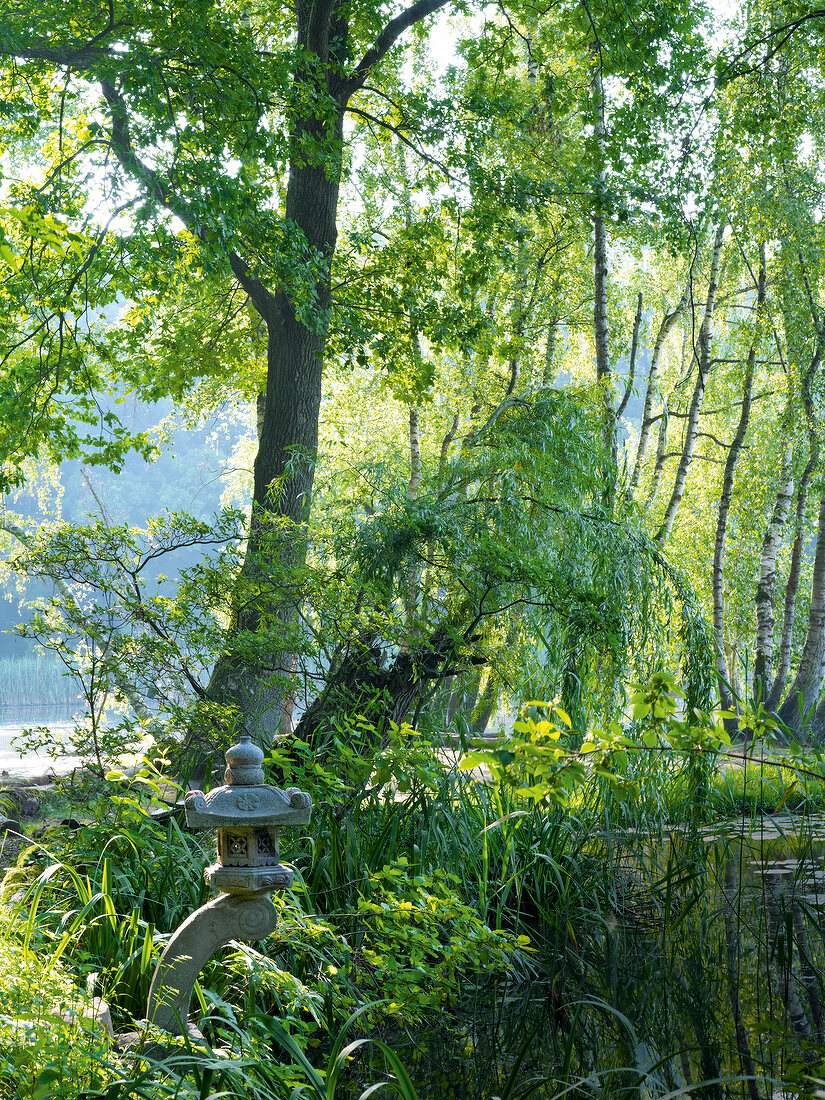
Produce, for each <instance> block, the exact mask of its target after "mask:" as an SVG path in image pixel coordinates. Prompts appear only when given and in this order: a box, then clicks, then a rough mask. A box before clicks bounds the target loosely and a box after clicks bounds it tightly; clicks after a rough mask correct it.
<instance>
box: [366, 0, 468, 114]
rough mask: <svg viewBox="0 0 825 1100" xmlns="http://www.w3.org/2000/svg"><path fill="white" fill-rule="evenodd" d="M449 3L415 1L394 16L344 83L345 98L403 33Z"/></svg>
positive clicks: (446, 1)
mask: <svg viewBox="0 0 825 1100" xmlns="http://www.w3.org/2000/svg"><path fill="white" fill-rule="evenodd" d="M449 2H450V0H417V2H416V3H415V4H411V5H410V7H408V8H406V9H405V10H404V11H402V12H401V14H400V15H396V17H395V18H394V19H391V20H390V21H389V23H387V25H386V27H384V29H383V31H381V33H380V34H379V35H378V37H377V38H376V40H375V42H374V43H373V45H372V46H370V48H369V49H368V50H367V52H366V53H365V54H364V56H363V57H362V58H361V60H360V61H359V62H358V64H357V65H356V66H355V68H354V69H353V71H352V75H351V76H350V78H349V80H346V81H345V82H344V93H345V96H346V98H347V99H348V98H349V97H350V96H351V95H352V94H353V92H357V91H358V89H359V88H360V87H361V86H362V85H363V83H364V81H365V80H366V79H367V77H368V76H369V74H370V71H371V70H372V69H373V68H375V66H376V65H377V64H378V62H379V61H380V60H381V59H382V58H383V57H384V55H385V54H386V53H387V52H388V51H389V50H390V49H392V47H393V46H394V45H395V43H396V41H397V40H398V39H399V38H400V37H401V35H402V34H403V33H404V31H406V30H408V29H409V28H410V27H413V26H415V24H416V23H419V22H420V21H421V20H422V19H426V18H427V16H428V15H432V14H433V13H434V12H437V11H440V9H441V8H444V7H446V6H447V4H448V3H449Z"/></svg>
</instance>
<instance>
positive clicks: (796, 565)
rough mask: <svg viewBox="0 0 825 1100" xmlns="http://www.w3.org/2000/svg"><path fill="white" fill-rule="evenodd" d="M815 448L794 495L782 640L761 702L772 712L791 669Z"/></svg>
mask: <svg viewBox="0 0 825 1100" xmlns="http://www.w3.org/2000/svg"><path fill="white" fill-rule="evenodd" d="M817 454H818V448H817V447H814V449H813V450H812V452H811V455H810V457H809V459H808V461H807V463H806V464H805V470H804V472H803V474H802V478H801V480H800V482H799V490H798V492H797V494H796V524H795V530H796V535H795V536H794V543H793V550H792V551H791V567H790V569H789V571H788V581H787V583H786V585H785V608H784V612H783V615H782V636H781V639H780V642H779V660H778V661H777V665H776V675H775V676H774V679H773V684H772V686H771V690H770V693H769V694H768V697H767V698H766V700H765V709H766V710H771V711H773V710H776V708H777V707H778V706H779V701H780V700H781V699H782V697H783V695H784V694H785V684H786V683H787V680H788V673H789V672H790V668H791V649H792V646H793V624H794V618H795V612H796V597H797V593H798V592H799V579H800V576H801V574H802V556H803V551H804V549H805V512H806V511H807V507H808V488H809V485H810V481H811V477H812V475H813V471H814V468H815V466H816V459H817Z"/></svg>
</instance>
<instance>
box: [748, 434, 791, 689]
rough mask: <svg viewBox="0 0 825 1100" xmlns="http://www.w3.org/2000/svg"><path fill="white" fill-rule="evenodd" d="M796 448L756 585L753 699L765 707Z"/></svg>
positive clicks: (787, 455) (782, 480)
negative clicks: (778, 573)
mask: <svg viewBox="0 0 825 1100" xmlns="http://www.w3.org/2000/svg"><path fill="white" fill-rule="evenodd" d="M793 487H794V485H793V445H792V443H791V442H790V441H789V442H788V443H787V444H786V445H785V448H784V453H783V458H782V471H781V473H780V475H779V488H778V489H777V492H776V501H775V503H774V507H773V513H772V514H771V518H770V522H769V523H768V526H767V528H766V530H765V537H764V538H763V540H762V551H761V553H760V556H759V580H758V582H757V585H756V647H755V655H754V661H753V695H754V698H755V699H761V700H762V702H763V703H764V702H765V700H766V699H767V697H768V695H769V694H770V689H771V682H772V677H773V634H774V614H773V600H774V590H775V587H776V559H777V556H778V554H779V547H780V546H781V544H782V533H783V531H784V528H785V521H786V520H787V518H788V512H789V511H790V507H791V499H792V497H793Z"/></svg>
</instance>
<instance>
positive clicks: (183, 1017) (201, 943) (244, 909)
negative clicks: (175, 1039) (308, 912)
mask: <svg viewBox="0 0 825 1100" xmlns="http://www.w3.org/2000/svg"><path fill="white" fill-rule="evenodd" d="M277 923H278V914H277V912H276V910H275V906H274V905H273V904H272V902H271V900H270V898H269V895H268V894H258V895H255V896H252V897H250V896H246V897H244V896H235V895H230V894H221V895H220V896H219V897H217V898H213V899H212V900H211V901H208V902H207V903H206V905H202V906H201V907H200V909H198V910H196V911H195V912H194V913H193V914H192V915H191V917H188V918H187V919H186V920H185V921H184V922H183V924H182V925H181V926H180V928H179V929H178V930H177V932H176V933H175V934H174V936H173V937H172V938H171V940H170V941H169V943H168V944H167V945H166V950H165V951H164V952H163V954H162V955H161V957H160V961H159V962H158V965H157V969H156V970H155V974H154V977H153V978H152V986H151V988H150V990H149V1003H148V1005H147V1008H146V1018H147V1019H148V1020H149V1022H150V1023H153V1024H154V1025H155V1027H159V1028H161V1029H162V1030H163V1031H168V1032H169V1033H170V1034H172V1035H183V1034H184V1033H187V1034H189V1035H190V1036H191V1038H192V1039H193V1040H195V1041H197V1042H200V1041H202V1039H203V1036H202V1035H201V1033H200V1032H199V1031H198V1029H197V1028H196V1027H195V1025H194V1024H192V1023H190V1022H189V1005H190V1002H191V1000H192V990H193V989H194V987H195V981H196V980H197V977H198V974H199V973H200V972H201V970H202V969H203V967H204V965H205V964H206V963H207V962H208V961H209V959H211V957H212V956H213V955H214V954H215V952H216V951H217V950H218V949H219V948H221V947H223V946H224V944H226V943H228V942H229V941H230V940H261V939H263V938H264V936H268V935H269V933H270V932H272V931H273V929H274V928H275V925H276V924H277Z"/></svg>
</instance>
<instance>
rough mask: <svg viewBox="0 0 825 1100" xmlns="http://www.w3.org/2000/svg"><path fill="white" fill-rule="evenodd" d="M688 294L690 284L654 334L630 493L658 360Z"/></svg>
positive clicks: (640, 461)
mask: <svg viewBox="0 0 825 1100" xmlns="http://www.w3.org/2000/svg"><path fill="white" fill-rule="evenodd" d="M689 295H690V286H689V285H688V286H686V287H685V292H684V294H683V295H682V297H681V300H680V301H679V304H678V305H677V306H676V308H675V309H674V310H673V312H672V313H666V314H665V316H664V317H663V318H662V323H661V324H660V325H659V331H658V333H657V335H656V342H655V343H654V345H653V354H652V355H651V357H650V370H649V371H648V374H647V389H646V390H645V404H644V410H643V412H642V423H641V427H640V428H639V442H638V444H637V445H636V460H635V461H634V463H633V473H632V474H631V475H630V487H629V488H630V492H631V493H632V492H633V490H634V489H635V488H636V486H637V485H638V484H639V478H640V476H641V473H642V466H643V465H644V460H645V455H646V454H647V444H648V440H649V439H650V429H651V427H652V426H653V400H654V398H655V396H656V391H657V389H658V386H659V361H660V359H661V358H662V349H663V348H664V346H665V341H666V340H667V338H668V336H669V335H670V333H671V332H672V331H673V326H674V325H675V324H676V322H677V321H678V320H679V317H680V316H681V315H682V313H683V312H684V309H685V306H686V305H687V302H688V298H689Z"/></svg>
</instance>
